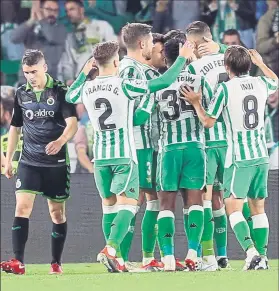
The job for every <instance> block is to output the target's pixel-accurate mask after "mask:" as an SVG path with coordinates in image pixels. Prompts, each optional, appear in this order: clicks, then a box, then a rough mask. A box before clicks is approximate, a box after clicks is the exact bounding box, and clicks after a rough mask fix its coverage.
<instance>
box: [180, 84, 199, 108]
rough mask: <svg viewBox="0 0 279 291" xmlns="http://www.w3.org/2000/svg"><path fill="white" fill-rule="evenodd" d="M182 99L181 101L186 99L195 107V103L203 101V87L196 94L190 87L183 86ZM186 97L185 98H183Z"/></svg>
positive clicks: (181, 89)
mask: <svg viewBox="0 0 279 291" xmlns="http://www.w3.org/2000/svg"><path fill="white" fill-rule="evenodd" d="M179 92H180V94H181V95H180V96H181V97H180V98H181V99H186V101H188V102H189V103H191V104H192V105H194V104H195V103H198V102H200V101H201V99H202V91H201V87H200V88H199V92H198V93H196V92H194V91H193V90H192V89H191V88H190V87H189V86H188V85H186V86H184V85H183V84H182V86H181V87H180V90H179ZM183 96H184V97H183Z"/></svg>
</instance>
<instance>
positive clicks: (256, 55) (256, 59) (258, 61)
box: [249, 49, 263, 67]
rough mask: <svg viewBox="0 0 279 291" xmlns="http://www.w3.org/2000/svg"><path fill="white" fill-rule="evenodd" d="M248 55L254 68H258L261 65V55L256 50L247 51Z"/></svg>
mask: <svg viewBox="0 0 279 291" xmlns="http://www.w3.org/2000/svg"><path fill="white" fill-rule="evenodd" d="M249 54H250V57H251V60H252V62H253V63H254V64H255V65H256V66H258V67H259V66H260V65H262V64H263V58H262V57H261V55H260V54H259V53H258V52H257V51H256V50H253V49H251V50H249Z"/></svg>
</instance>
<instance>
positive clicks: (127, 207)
mask: <svg viewBox="0 0 279 291" xmlns="http://www.w3.org/2000/svg"><path fill="white" fill-rule="evenodd" d="M137 207H138V206H135V205H126V204H125V205H123V204H121V205H118V211H121V210H127V211H130V212H132V213H133V214H134V215H136V213H137Z"/></svg>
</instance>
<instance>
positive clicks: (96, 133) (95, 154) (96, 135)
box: [94, 131, 100, 158]
mask: <svg viewBox="0 0 279 291" xmlns="http://www.w3.org/2000/svg"><path fill="white" fill-rule="evenodd" d="M94 140H95V142H94V146H95V151H94V157H95V158H98V157H99V153H98V149H99V144H100V137H99V133H98V131H96V132H95V137H94Z"/></svg>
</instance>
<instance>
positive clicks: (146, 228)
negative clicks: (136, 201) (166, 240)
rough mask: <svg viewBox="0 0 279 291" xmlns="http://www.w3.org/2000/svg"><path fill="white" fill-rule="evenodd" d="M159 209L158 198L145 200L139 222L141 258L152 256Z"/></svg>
mask: <svg viewBox="0 0 279 291" xmlns="http://www.w3.org/2000/svg"><path fill="white" fill-rule="evenodd" d="M159 209H160V206H159V200H153V201H147V202H146V210H145V213H144V217H143V220H142V224H141V233H142V256H143V258H152V259H153V258H154V249H155V244H156V239H157V232H158V230H157V218H158V214H159Z"/></svg>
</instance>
